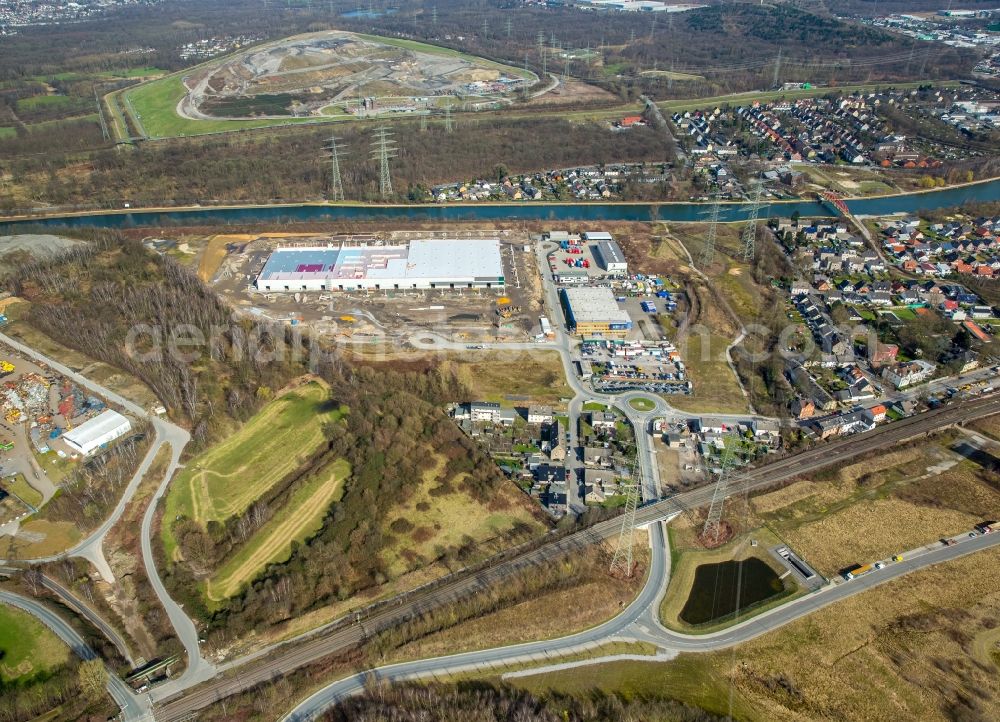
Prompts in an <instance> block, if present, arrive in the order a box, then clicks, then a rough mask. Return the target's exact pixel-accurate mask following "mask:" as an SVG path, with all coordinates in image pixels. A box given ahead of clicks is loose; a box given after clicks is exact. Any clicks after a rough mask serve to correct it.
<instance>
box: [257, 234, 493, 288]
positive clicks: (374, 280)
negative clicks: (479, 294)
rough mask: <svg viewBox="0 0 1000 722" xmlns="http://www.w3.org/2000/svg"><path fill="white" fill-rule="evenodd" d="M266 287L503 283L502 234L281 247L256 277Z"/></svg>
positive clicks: (479, 285) (487, 285)
mask: <svg viewBox="0 0 1000 722" xmlns="http://www.w3.org/2000/svg"><path fill="white" fill-rule="evenodd" d="M254 285H255V287H256V288H257V290H258V291H267V292H284V291H288V292H302V291H374V290H393V289H396V290H408V289H422V290H429V289H445V290H448V289H461V288H503V287H504V285H505V279H504V268H503V259H502V257H501V255H500V241H499V240H498V239H478V238H477V239H471V238H470V239H426V240H413V241H409V242H408V243H393V244H391V245H390V244H385V245H383V244H379V243H363V244H347V243H344V244H337V243H329V244H326V245H310V246H305V247H302V246H298V247H284V248H278V249H276V250H275V251H274V252H272V253H271V255H270V257H269V258H268V259H267V263H266V264H264V268H263V269H262V270H261V272H260V274H259V275H258V276H257V279H256V281H255V284H254Z"/></svg>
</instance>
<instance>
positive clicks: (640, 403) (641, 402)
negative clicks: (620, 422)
mask: <svg viewBox="0 0 1000 722" xmlns="http://www.w3.org/2000/svg"><path fill="white" fill-rule="evenodd" d="M628 405H629V406H631V407H632V408H633V409H635V410H636V411H652V410H653V409H655V408H656V404H655V403H654V402H653V401H652V399H647V398H643V397H641V396H640V397H638V398H634V399H629V401H628Z"/></svg>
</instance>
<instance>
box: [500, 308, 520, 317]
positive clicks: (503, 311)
mask: <svg viewBox="0 0 1000 722" xmlns="http://www.w3.org/2000/svg"><path fill="white" fill-rule="evenodd" d="M520 312H521V307H520V306H500V307H499V308H498V309H497V315H498V316H499V317H500V318H510V317H511V316H513V315H514V314H517V313H520Z"/></svg>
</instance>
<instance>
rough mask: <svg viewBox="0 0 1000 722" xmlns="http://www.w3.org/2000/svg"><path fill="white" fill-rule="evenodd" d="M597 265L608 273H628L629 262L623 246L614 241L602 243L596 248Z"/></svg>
mask: <svg viewBox="0 0 1000 722" xmlns="http://www.w3.org/2000/svg"><path fill="white" fill-rule="evenodd" d="M594 256H595V257H596V260H597V263H598V264H599V265H600V267H601V268H603V269H604V270H605V271H607V272H608V273H628V262H627V261H626V260H625V254H624V253H622V249H621V246H619V245H618V244H617V243H615V242H614V241H601V242H600V243H598V244H597V246H596V247H595V248H594Z"/></svg>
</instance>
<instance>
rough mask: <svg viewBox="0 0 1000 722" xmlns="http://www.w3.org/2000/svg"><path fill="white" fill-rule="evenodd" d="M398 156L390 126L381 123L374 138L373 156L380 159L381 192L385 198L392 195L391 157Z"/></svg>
mask: <svg viewBox="0 0 1000 722" xmlns="http://www.w3.org/2000/svg"><path fill="white" fill-rule="evenodd" d="M395 157H396V141H394V140H393V139H392V131H390V130H389V127H388V126H385V125H380V126H379V127H378V128H376V129H375V138H374V139H373V140H372V158H375V159H376V160H377V161H378V170H379V194H380V195H381V196H382V198H383V199H386V198H389V197H390V196H391V195H392V176H391V175H390V173H389V159H390V158H395Z"/></svg>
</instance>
